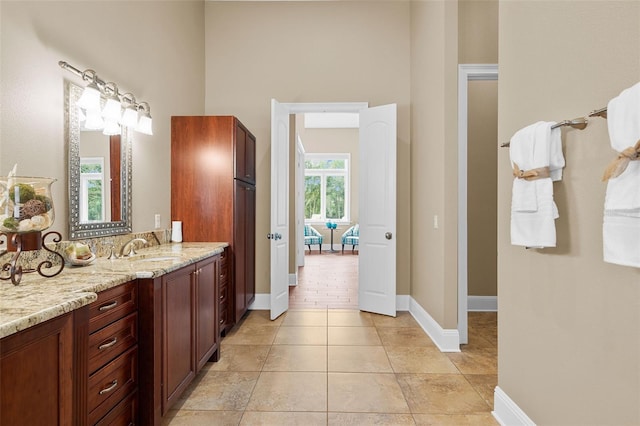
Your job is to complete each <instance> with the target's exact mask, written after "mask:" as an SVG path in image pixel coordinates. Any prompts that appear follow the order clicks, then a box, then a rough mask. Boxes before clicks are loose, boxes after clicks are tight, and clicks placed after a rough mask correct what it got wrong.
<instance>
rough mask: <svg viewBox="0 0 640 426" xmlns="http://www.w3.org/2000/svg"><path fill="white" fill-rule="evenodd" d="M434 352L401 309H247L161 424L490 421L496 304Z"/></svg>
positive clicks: (471, 316) (492, 422)
mask: <svg viewBox="0 0 640 426" xmlns="http://www.w3.org/2000/svg"><path fill="white" fill-rule="evenodd" d="M469 335H470V344H469V345H465V346H463V348H462V352H460V353H453V354H443V353H441V352H440V351H439V350H438V349H437V347H436V346H435V345H434V344H433V343H432V342H431V340H430V339H429V337H428V336H427V335H426V334H425V333H424V332H423V331H422V329H421V328H420V327H419V326H418V324H417V323H416V321H415V320H414V319H413V317H412V316H411V315H410V314H409V313H408V312H399V313H398V316H397V318H389V317H383V316H380V315H375V314H370V313H365V312H359V311H357V310H333V309H322V310H290V311H289V312H287V313H286V314H284V315H283V316H282V317H280V318H278V319H277V320H275V321H270V320H269V313H268V311H250V312H249V313H248V315H247V316H246V317H245V318H244V319H243V320H242V321H241V323H239V324H238V325H237V326H236V327H235V328H234V329H233V330H232V331H231V332H230V333H229V334H228V335H227V337H225V338H224V339H223V341H222V345H221V356H220V361H218V362H217V363H211V364H208V365H207V366H206V367H205V368H204V369H203V370H202V371H201V373H200V374H199V375H198V377H197V378H196V380H195V381H194V382H193V384H192V385H191V386H190V388H189V389H188V390H187V391H186V392H185V395H184V396H183V398H182V399H181V400H180V401H178V403H177V404H176V406H175V407H174V409H173V410H171V411H170V412H169V413H167V416H166V417H165V421H164V424H165V425H172V426H176V425H496V424H497V423H496V422H495V420H494V419H493V417H492V416H491V410H492V407H493V389H494V388H495V386H496V384H497V361H496V358H497V314H495V313H470V314H469Z"/></svg>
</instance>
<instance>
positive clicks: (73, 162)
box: [65, 81, 132, 240]
mask: <svg viewBox="0 0 640 426" xmlns="http://www.w3.org/2000/svg"><path fill="white" fill-rule="evenodd" d="M66 86H67V96H66V97H65V134H66V138H67V147H68V155H69V170H68V177H69V239H70V240H78V239H82V238H92V237H104V236H109V235H120V234H128V233H131V232H132V231H131V228H132V225H131V224H132V220H131V205H132V197H131V171H132V160H131V158H132V156H131V135H130V132H129V130H128V129H127V127H126V126H122V134H121V135H120V150H121V155H120V158H121V162H122V163H121V166H120V182H121V186H122V188H121V198H122V200H121V210H122V220H120V221H114V222H92V223H80V117H79V114H78V108H77V107H76V103H77V101H78V99H80V96H81V95H82V91H83V90H84V89H83V88H81V87H80V86H77V85H75V84H74V83H72V82H70V81H67V82H66Z"/></svg>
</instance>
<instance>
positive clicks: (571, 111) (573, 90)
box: [498, 1, 640, 425]
mask: <svg viewBox="0 0 640 426" xmlns="http://www.w3.org/2000/svg"><path fill="white" fill-rule="evenodd" d="M639 22H640V2H637V1H572V2H558V1H522V2H514V1H503V2H500V24H499V25H500V32H499V34H500V35H499V39H500V58H499V63H500V90H499V101H498V104H499V127H498V138H499V140H500V141H507V140H509V139H510V138H511V136H512V135H513V134H514V132H516V131H517V130H518V129H520V128H522V127H524V126H526V125H528V124H531V123H534V122H536V121H538V120H545V121H559V120H563V119H570V118H574V117H580V116H583V115H586V114H588V113H589V112H591V111H593V110H595V109H598V108H601V107H605V106H606V105H607V103H608V101H609V100H610V99H611V98H613V97H615V96H617V95H618V94H619V93H620V92H621V91H622V90H624V89H625V88H628V87H630V86H632V85H633V84H635V83H637V82H638V81H639V80H640V25H638V23H639ZM562 138H563V151H564V156H565V159H566V167H565V169H564V174H563V178H562V180H561V181H559V182H555V183H554V185H553V186H554V199H555V202H556V204H557V206H558V210H559V215H560V217H559V218H558V219H557V220H556V232H557V248H547V249H542V250H535V249H533V250H525V249H524V247H518V246H512V245H511V244H510V226H509V223H510V205H511V183H512V179H513V178H512V176H511V167H510V164H509V152H508V150H507V149H501V150H499V158H498V169H499V170H498V219H499V220H498V224H499V225H498V294H499V296H500V315H499V318H498V330H499V335H500V344H499V346H498V366H499V373H498V384H499V386H500V388H501V389H502V390H503V391H504V392H505V393H506V394H507V395H508V396H509V398H510V399H512V400H513V401H514V402H515V403H516V404H517V405H518V406H519V407H520V408H521V409H522V410H523V411H524V412H525V413H526V414H527V415H528V416H529V417H530V418H531V419H532V420H533V421H534V422H535V423H537V424H541V425H551V424H554V425H584V424H594V425H595V424H615V425H638V424H640V410H639V408H638V401H640V363H639V362H638V360H639V359H640V309H639V301H640V268H632V267H625V266H619V265H614V264H609V263H605V262H603V254H602V219H603V205H604V198H605V189H606V185H605V183H603V182H601V176H602V173H603V170H604V169H605V167H606V166H607V164H608V163H609V162H610V161H611V160H612V159H613V158H615V155H616V153H615V152H614V151H613V150H612V149H611V147H610V145H609V136H608V130H607V121H606V120H604V119H601V118H591V119H589V124H588V127H587V128H586V129H584V130H576V129H567V128H565V129H563V130H562Z"/></svg>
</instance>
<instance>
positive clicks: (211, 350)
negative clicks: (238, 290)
mask: <svg viewBox="0 0 640 426" xmlns="http://www.w3.org/2000/svg"><path fill="white" fill-rule="evenodd" d="M219 268H220V255H215V256H212V257H209V258H206V259H203V260H201V261H199V262H197V263H196V264H193V265H188V266H185V267H183V268H180V269H178V270H176V271H173V272H170V273H168V274H166V275H163V276H161V277H158V278H153V279H139V286H140V311H139V317H140V330H141V333H140V347H141V350H140V354H141V355H140V356H141V357H140V363H141V365H142V366H144V368H141V369H140V394H141V395H144V397H143V398H141V399H140V417H139V419H140V422H141V424H145V425H146V424H150V425H159V424H160V423H161V418H162V416H163V415H164V414H165V413H166V412H167V411H168V410H169V409H170V408H171V406H173V404H175V402H176V401H177V400H178V399H179V398H180V396H181V395H182V393H183V392H184V391H185V389H186V388H187V386H189V384H190V383H191V382H192V381H193V379H194V378H195V376H196V374H197V373H198V372H199V371H200V369H201V368H202V367H203V366H204V365H205V364H206V363H207V362H208V361H216V360H217V359H218V350H219V340H220V329H219V319H218V309H219V292H218V289H219V274H220V269H219Z"/></svg>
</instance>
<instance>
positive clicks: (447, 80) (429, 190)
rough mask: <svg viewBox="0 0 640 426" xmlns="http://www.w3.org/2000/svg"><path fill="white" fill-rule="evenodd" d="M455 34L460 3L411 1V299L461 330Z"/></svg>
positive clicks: (436, 316) (456, 42)
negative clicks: (458, 260) (458, 271)
mask: <svg viewBox="0 0 640 426" xmlns="http://www.w3.org/2000/svg"><path fill="white" fill-rule="evenodd" d="M457 31H458V7H457V2H445V1H414V2H412V3H411V163H410V164H411V182H412V185H411V204H410V206H411V207H410V208H411V234H412V235H414V236H415V237H414V238H412V246H411V296H412V297H413V298H414V299H415V300H416V301H417V302H418V303H419V304H420V306H422V307H423V308H424V309H425V310H426V311H427V312H429V314H430V315H431V316H432V317H433V318H434V319H435V320H436V321H437V322H438V323H439V324H440V325H441V326H442V327H444V328H456V327H457V275H456V268H457V261H456V259H457V243H456V240H457V221H456V217H457V201H456V197H457V195H456V193H457V192H456V191H457V124H456V122H457V95H456V94H457V78H458V34H457ZM436 215H437V216H438V222H439V228H438V229H434V226H433V217H434V216H436Z"/></svg>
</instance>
